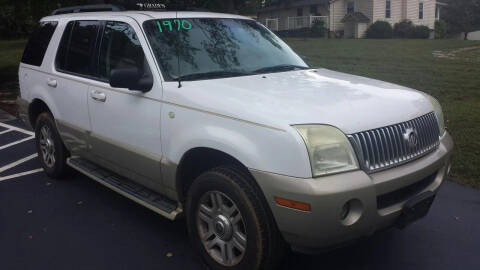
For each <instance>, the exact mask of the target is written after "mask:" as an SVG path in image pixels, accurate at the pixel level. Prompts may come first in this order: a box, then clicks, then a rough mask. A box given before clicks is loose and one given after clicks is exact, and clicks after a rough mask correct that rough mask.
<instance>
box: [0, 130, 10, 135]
mask: <svg viewBox="0 0 480 270" xmlns="http://www.w3.org/2000/svg"><path fill="white" fill-rule="evenodd" d="M10 131H12V130H11V129H7V130H4V131H0V135H2V134H5V133H7V132H10Z"/></svg>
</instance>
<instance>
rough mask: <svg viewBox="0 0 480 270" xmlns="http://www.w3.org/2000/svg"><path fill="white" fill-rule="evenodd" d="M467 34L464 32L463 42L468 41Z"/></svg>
mask: <svg viewBox="0 0 480 270" xmlns="http://www.w3.org/2000/svg"><path fill="white" fill-rule="evenodd" d="M468 33H469V32H464V36H463V40H468Z"/></svg>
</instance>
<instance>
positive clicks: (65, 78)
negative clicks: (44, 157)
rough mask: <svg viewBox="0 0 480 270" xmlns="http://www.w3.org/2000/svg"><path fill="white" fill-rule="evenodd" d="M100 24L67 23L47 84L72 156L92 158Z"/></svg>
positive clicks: (80, 21) (57, 119) (92, 21)
mask: <svg viewBox="0 0 480 270" xmlns="http://www.w3.org/2000/svg"><path fill="white" fill-rule="evenodd" d="M99 29H100V21H95V20H85V21H82V20H79V21H70V22H68V23H67V24H66V26H65V30H64V31H63V34H62V38H61V40H60V43H59V46H58V49H57V51H56V52H55V53H56V55H53V56H52V57H54V58H55V63H54V65H52V73H51V74H49V75H48V76H47V78H45V79H46V84H47V85H48V88H49V89H48V91H49V93H50V94H51V95H52V97H53V100H54V103H55V107H56V112H57V113H56V115H55V120H56V123H57V127H58V129H59V132H60V135H61V136H62V139H63V141H64V143H65V145H66V146H67V148H68V149H69V150H70V152H71V154H72V155H80V156H83V157H88V155H89V146H88V134H89V132H90V128H91V127H90V119H89V115H88V104H87V96H88V88H89V85H90V83H91V82H93V81H94V80H95V79H96V78H95V71H94V70H93V68H92V61H91V59H92V58H91V55H92V54H94V52H95V48H96V44H97V38H98V35H99Z"/></svg>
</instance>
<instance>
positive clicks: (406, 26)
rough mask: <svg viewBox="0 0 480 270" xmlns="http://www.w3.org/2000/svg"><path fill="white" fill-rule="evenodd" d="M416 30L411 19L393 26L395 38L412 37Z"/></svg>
mask: <svg viewBox="0 0 480 270" xmlns="http://www.w3.org/2000/svg"><path fill="white" fill-rule="evenodd" d="M414 32H415V25H413V23H412V22H411V21H409V20H404V21H401V22H399V23H396V24H395V25H394V26H393V36H394V37H395V38H412V37H413V35H414Z"/></svg>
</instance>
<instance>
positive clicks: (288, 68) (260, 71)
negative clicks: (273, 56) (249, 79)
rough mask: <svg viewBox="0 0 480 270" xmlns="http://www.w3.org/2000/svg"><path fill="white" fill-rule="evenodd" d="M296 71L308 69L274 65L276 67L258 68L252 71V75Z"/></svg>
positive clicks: (296, 66)
mask: <svg viewBox="0 0 480 270" xmlns="http://www.w3.org/2000/svg"><path fill="white" fill-rule="evenodd" d="M297 69H309V67H305V66H298V65H288V64H284V65H276V66H271V67H263V68H259V69H257V70H254V71H253V73H264V72H275V71H289V70H297Z"/></svg>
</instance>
